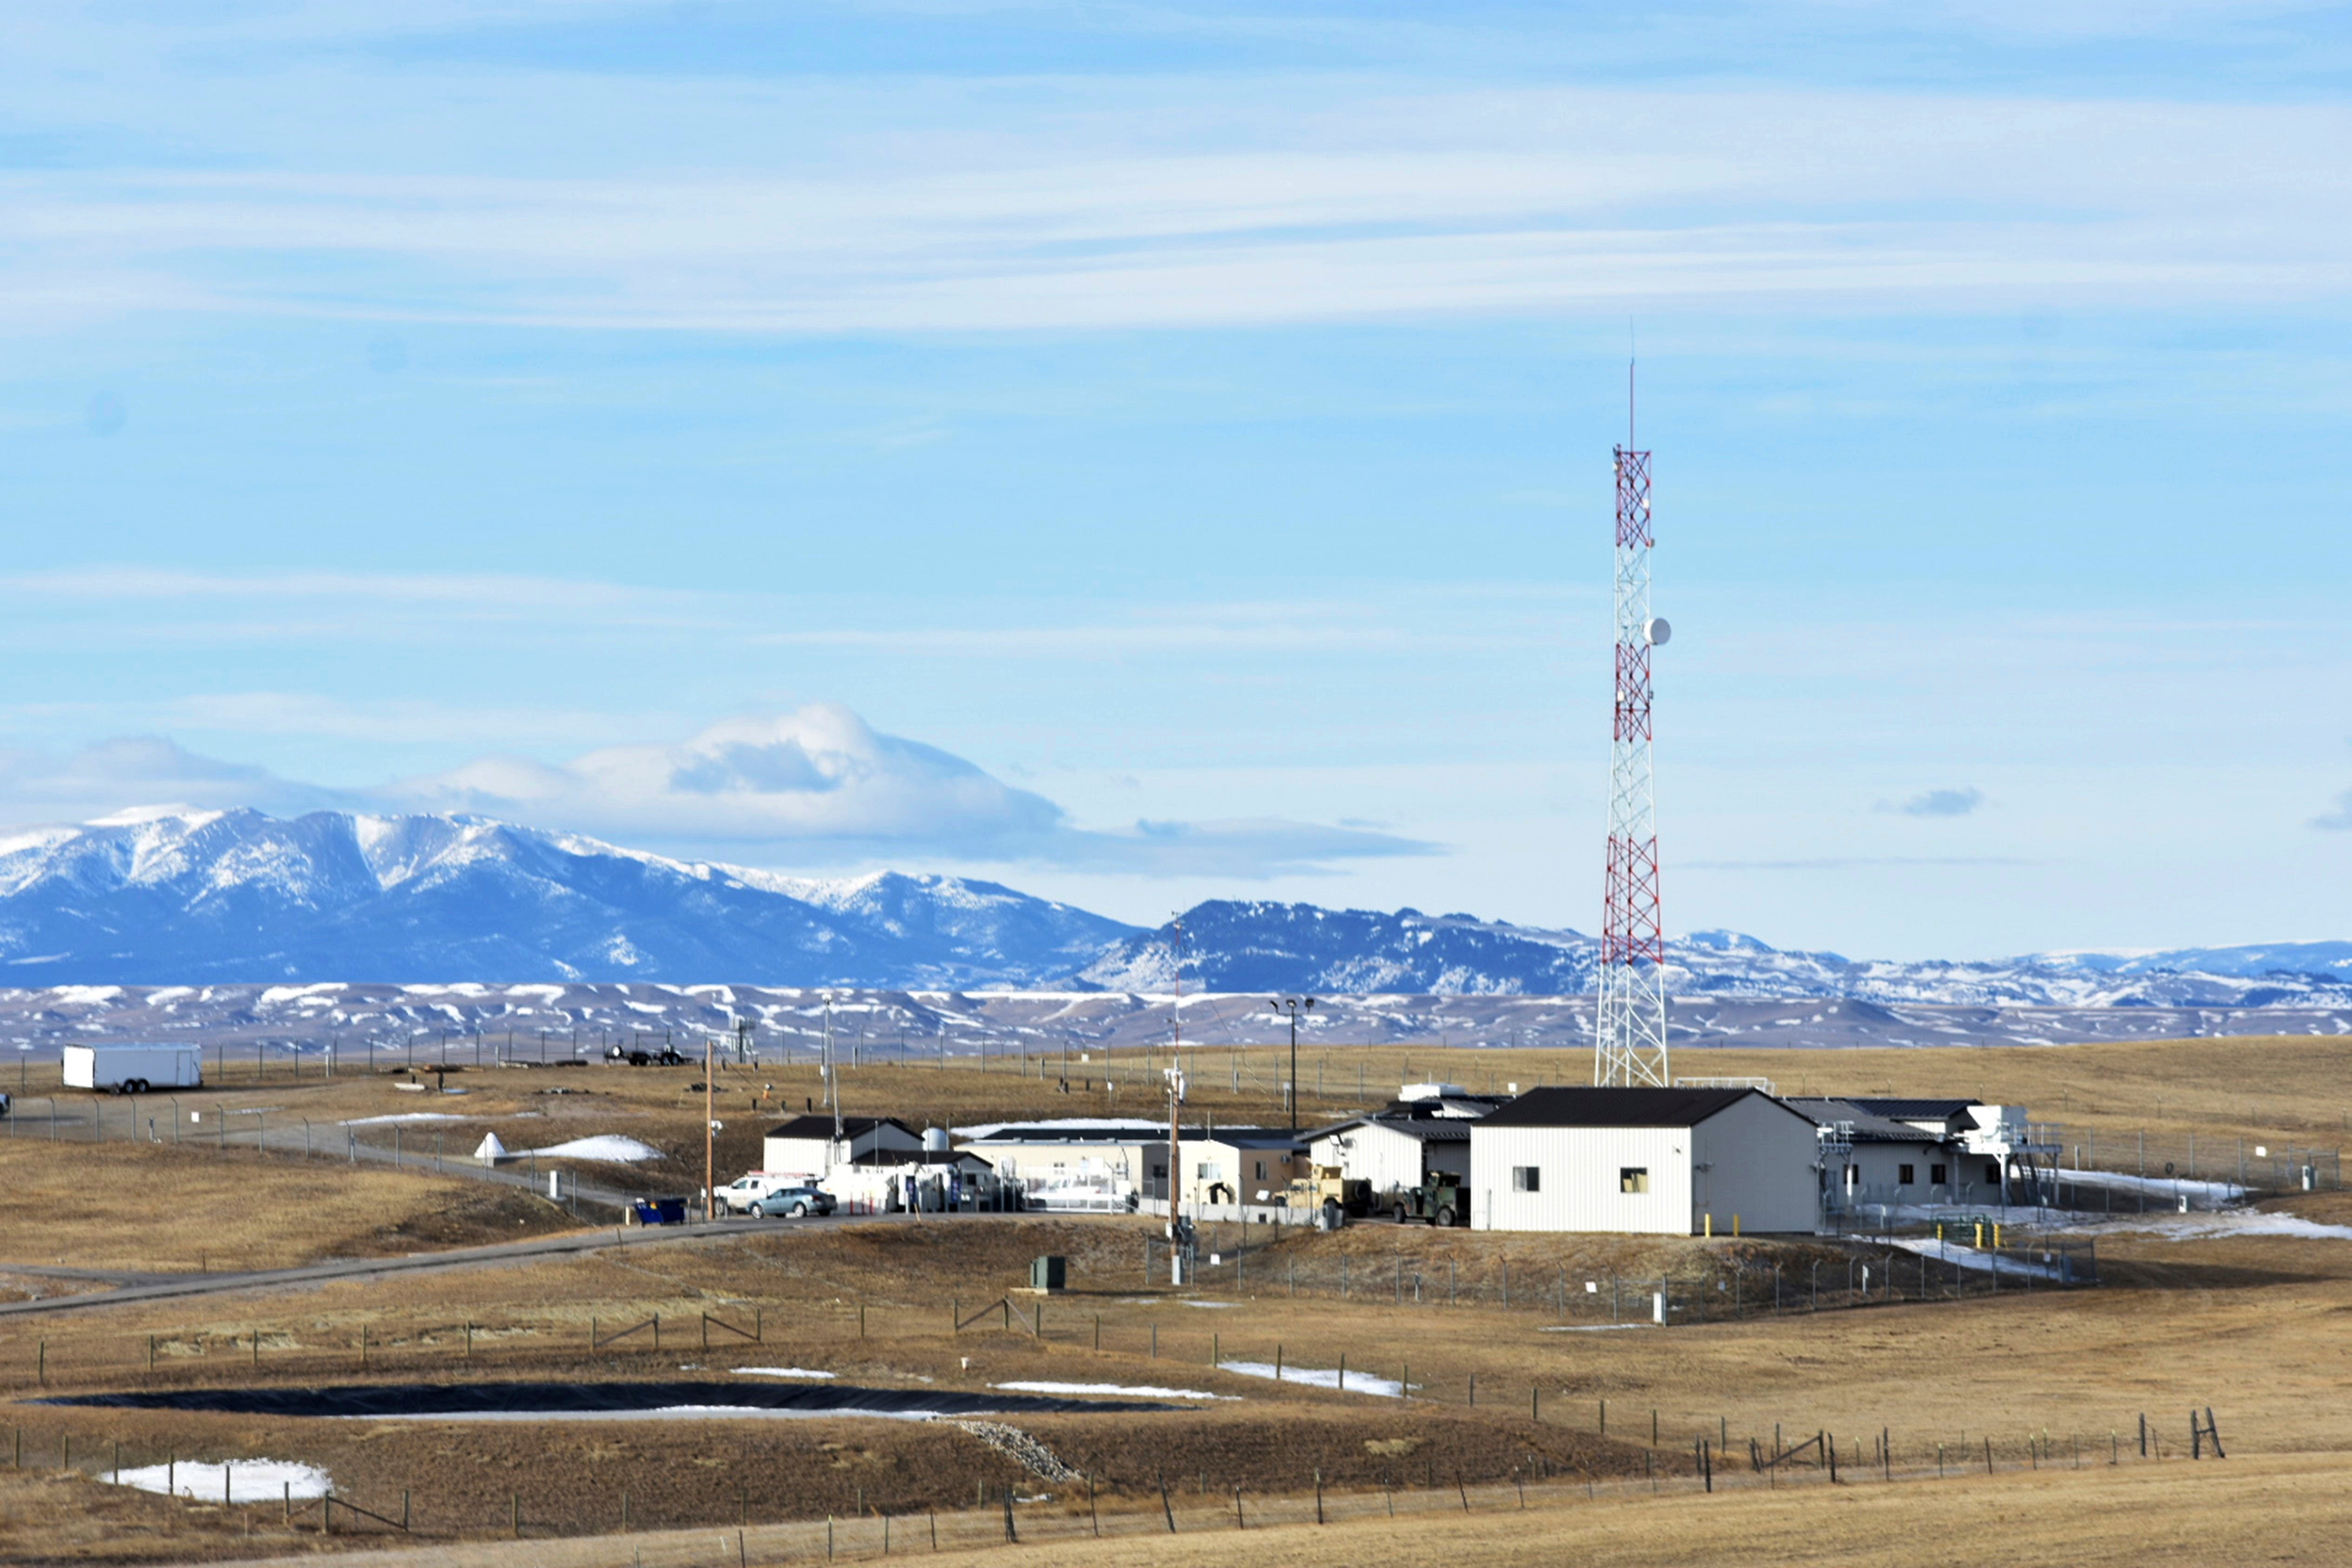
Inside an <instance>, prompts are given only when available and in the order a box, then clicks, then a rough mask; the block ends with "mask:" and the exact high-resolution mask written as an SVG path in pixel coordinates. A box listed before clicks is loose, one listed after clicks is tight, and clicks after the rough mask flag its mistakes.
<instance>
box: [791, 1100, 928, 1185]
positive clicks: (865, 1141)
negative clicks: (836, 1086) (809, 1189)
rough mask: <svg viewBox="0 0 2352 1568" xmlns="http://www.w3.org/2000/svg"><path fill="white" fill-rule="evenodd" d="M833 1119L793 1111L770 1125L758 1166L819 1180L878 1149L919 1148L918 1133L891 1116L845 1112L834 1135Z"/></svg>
mask: <svg viewBox="0 0 2352 1568" xmlns="http://www.w3.org/2000/svg"><path fill="white" fill-rule="evenodd" d="M834 1133H835V1128H834V1119H833V1118H832V1117H830V1116H826V1115H822V1114H819V1115H811V1116H795V1117H793V1119H792V1120H791V1121H787V1122H784V1123H782V1125H781V1126H777V1127H772V1128H770V1129H769V1130H768V1133H767V1136H766V1137H764V1138H763V1139H761V1144H760V1168H761V1170H762V1171H765V1172H767V1173H770V1174H772V1175H779V1176H805V1177H809V1178H811V1179H812V1180H822V1179H823V1178H824V1176H826V1175H827V1174H829V1173H831V1172H832V1171H833V1170H834V1169H835V1167H837V1166H842V1165H847V1164H850V1163H853V1162H855V1161H856V1159H857V1158H858V1156H860V1155H862V1154H870V1153H873V1152H876V1151H877V1150H883V1151H889V1152H904V1153H910V1154H911V1153H919V1152H921V1151H922V1147H923V1139H922V1135H921V1134H920V1133H919V1132H917V1131H915V1130H914V1129H913V1128H911V1127H908V1125H907V1124H906V1123H905V1122H903V1121H898V1119H897V1118H896V1117H889V1116H845V1117H843V1118H842V1119H841V1126H840V1136H839V1137H838V1138H835V1135H834Z"/></svg>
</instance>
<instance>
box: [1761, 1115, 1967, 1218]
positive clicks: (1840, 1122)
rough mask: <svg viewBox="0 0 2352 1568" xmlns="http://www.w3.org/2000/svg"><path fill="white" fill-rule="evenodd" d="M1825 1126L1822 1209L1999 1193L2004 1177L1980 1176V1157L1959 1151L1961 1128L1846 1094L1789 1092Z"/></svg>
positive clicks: (1933, 1201) (1958, 1199)
mask: <svg viewBox="0 0 2352 1568" xmlns="http://www.w3.org/2000/svg"><path fill="white" fill-rule="evenodd" d="M1789 1104H1790V1106H1792V1107H1794V1108H1795V1109H1796V1110H1799V1111H1801V1112H1802V1113H1803V1114H1804V1115H1806V1116H1809V1117H1811V1119H1812V1120H1813V1121H1814V1123H1815V1124H1816V1125H1818V1126H1819V1127H1820V1128H1821V1130H1822V1133H1821V1140H1822V1141H1821V1151H1822V1206H1823V1207H1824V1208H1825V1209H1864V1208H1868V1207H1870V1206H1872V1205H1880V1204H1885V1205H1900V1204H1951V1203H1968V1202H1970V1201H1972V1200H1982V1201H1985V1202H1992V1201H1996V1200H1997V1199H1998V1198H1999V1197H2000V1182H1999V1180H1998V1177H1997V1174H1996V1179H1995V1180H1994V1181H1993V1182H1992V1183H1991V1184H1981V1183H1978V1182H1976V1181H1975V1180H1974V1178H1975V1177H1977V1176H1979V1175H1981V1174H1982V1172H1981V1171H1979V1169H1978V1168H1977V1166H1978V1164H1979V1162H1974V1161H1967V1160H1964V1159H1963V1158H1962V1156H1963V1154H1964V1152H1965V1151H1964V1150H1963V1148H1962V1146H1961V1143H1960V1141H1959V1139H1958V1137H1957V1136H1947V1135H1946V1134H1945V1133H1944V1131H1943V1129H1942V1127H1941V1125H1937V1127H1936V1128H1935V1130H1934V1131H1929V1130H1928V1128H1927V1127H1923V1126H1921V1125H1919V1124H1917V1123H1916V1122H1912V1121H1895V1120H1893V1119H1891V1118H1889V1117H1885V1116H1880V1115H1875V1114H1874V1113H1872V1112H1871V1111H1869V1110H1864V1108H1863V1107H1862V1106H1861V1105H1860V1104H1857V1103H1856V1102H1854V1101H1853V1100H1790V1101H1789Z"/></svg>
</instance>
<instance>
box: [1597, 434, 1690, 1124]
mask: <svg viewBox="0 0 2352 1568" xmlns="http://www.w3.org/2000/svg"><path fill="white" fill-rule="evenodd" d="M1626 440H1627V445H1625V446H1622V447H1618V448H1617V449H1616V458H1617V460H1616V472H1617V697H1616V704H1615V709H1616V711H1615V719H1614V727H1613V729H1612V732H1611V740H1610V744H1609V883H1608V889H1607V892H1606V894H1605V895H1604V897H1603V900H1602V904H1601V1005H1600V1009H1599V1011H1598V1013H1597V1014H1596V1015H1595V1017H1594V1021H1593V1052H1592V1081H1593V1082H1594V1083H1596V1084H1601V1085H1604V1086H1606V1085H1614V1086H1617V1087H1621V1088H1632V1087H1634V1086H1637V1085H1642V1084H1654V1085H1655V1086H1657V1087H1658V1088H1660V1089H1664V1088H1667V1087H1670V1086H1671V1085H1672V1083H1673V1081H1674V1080H1673V1079H1672V1078H1671V1077H1669V1076H1668V1073H1667V1070H1666V986H1665V959H1666V943H1665V935H1664V930H1663V929H1662V928H1661V927H1660V925H1659V923H1658V817H1657V799H1656V792H1655V788H1654V783H1653V773H1652V763H1651V756H1650V651H1651V649H1653V648H1654V647H1657V646H1658V645H1660V644H1662V643H1664V641H1665V640H1666V638H1667V637H1669V636H1670V635H1671V629H1670V628H1669V627H1668V626H1667V625H1666V623H1665V622H1664V621H1663V620H1657V619H1654V618H1653V617H1652V616H1651V615H1650V544H1651V534H1650V454H1649V453H1647V452H1637V451H1635V450H1634V449H1633V446H1632V444H1631V443H1632V440H1633V436H1632V426H1631V424H1630V422H1629V424H1628V426H1627V436H1626Z"/></svg>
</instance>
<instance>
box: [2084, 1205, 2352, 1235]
mask: <svg viewBox="0 0 2352 1568" xmlns="http://www.w3.org/2000/svg"><path fill="white" fill-rule="evenodd" d="M2103 1228H2112V1229H2115V1230H2119V1231H2130V1232H2132V1233H2133V1234H2135V1235H2144V1236H2160V1237H2164V1238H2165V1239H2166V1240H2168V1241H2204V1240H2210V1239H2211V1238H2213V1237H2237V1236H2288V1237H2297V1238H2299V1239H2302V1240H2305V1241H2352V1225H2322V1224H2321V1223H2320V1222H2319V1221H2317V1220H2311V1219H2305V1218H2304V1217H2303V1216H2302V1215H2297V1214H2273V1213H2272V1212H2271V1211H2269V1210H2268V1209H2230V1210H2227V1211H2224V1212H2223V1213H2221V1214H2208V1215H2193V1216H2183V1215H2169V1216H2164V1217H2159V1216H2158V1215H2148V1216H2147V1222H2145V1223H2143V1222H2142V1221H2140V1220H2139V1219H2138V1218H2137V1216H2135V1217H2134V1218H2133V1219H2130V1220H2119V1221H2117V1222H2116V1224H2115V1225H2114V1226H2111V1227H2103Z"/></svg>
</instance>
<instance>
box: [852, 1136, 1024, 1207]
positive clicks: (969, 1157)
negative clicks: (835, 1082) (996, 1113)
mask: <svg viewBox="0 0 2352 1568" xmlns="http://www.w3.org/2000/svg"><path fill="white" fill-rule="evenodd" d="M944 1139H945V1134H944V1133H941V1134H940V1136H939V1137H938V1138H936V1139H934V1140H933V1142H934V1145H935V1146H934V1147H931V1148H927V1149H918V1150H915V1151H914V1152H908V1151H906V1150H903V1149H873V1150H869V1151H867V1152H865V1153H863V1154H858V1155H856V1156H854V1157H853V1158H852V1159H850V1160H849V1161H848V1162H847V1163H845V1164H840V1165H835V1167H834V1168H833V1170H832V1172H831V1173H829V1174H827V1175H826V1177H825V1178H824V1190H825V1191H826V1192H828V1193H831V1194H833V1195H834V1196H835V1198H837V1199H839V1200H840V1203H841V1208H840V1211H839V1212H841V1213H843V1214H956V1213H967V1214H969V1213H982V1212H989V1211H993V1210H996V1209H1000V1208H1003V1206H1004V1202H1005V1200H1004V1196H1003V1191H1004V1189H1003V1185H1002V1184H1000V1183H999V1182H998V1181H997V1179H996V1172H995V1170H994V1168H993V1167H992V1166H991V1165H990V1164H989V1163H988V1162H987V1161H985V1160H983V1159H982V1158H981V1157H980V1156H979V1155H977V1154H973V1153H970V1152H966V1151H964V1150H961V1149H947V1148H942V1147H937V1146H936V1145H937V1144H938V1143H940V1142H944Z"/></svg>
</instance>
